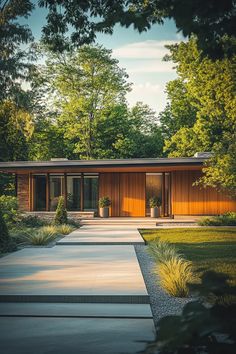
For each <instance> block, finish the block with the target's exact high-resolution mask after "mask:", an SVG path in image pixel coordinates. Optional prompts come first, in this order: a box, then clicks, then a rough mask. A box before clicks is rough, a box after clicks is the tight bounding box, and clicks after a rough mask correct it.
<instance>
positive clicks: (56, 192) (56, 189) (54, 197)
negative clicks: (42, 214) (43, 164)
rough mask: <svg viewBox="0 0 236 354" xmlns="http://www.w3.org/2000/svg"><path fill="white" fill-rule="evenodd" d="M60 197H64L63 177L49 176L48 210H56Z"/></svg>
mask: <svg viewBox="0 0 236 354" xmlns="http://www.w3.org/2000/svg"><path fill="white" fill-rule="evenodd" d="M61 195H64V176H63V175H62V176H53V175H50V210H56V208H57V204H58V199H59V197H60V196H61Z"/></svg>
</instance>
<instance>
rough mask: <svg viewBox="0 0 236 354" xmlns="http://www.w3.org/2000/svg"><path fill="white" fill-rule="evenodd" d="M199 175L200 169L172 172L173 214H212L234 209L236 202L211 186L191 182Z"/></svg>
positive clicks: (235, 209)
mask: <svg viewBox="0 0 236 354" xmlns="http://www.w3.org/2000/svg"><path fill="white" fill-rule="evenodd" d="M200 176H201V172H200V171H175V172H173V173H172V213H173V214H174V215H214V214H222V213H225V212H227V211H236V202H235V201H233V200H231V199H230V198H229V197H227V196H226V195H225V194H222V193H218V192H217V191H216V190H215V189H213V188H206V189H205V188H202V189H201V188H200V187H198V186H192V184H193V183H194V182H195V181H196V180H197V179H198V178H199V177H200Z"/></svg>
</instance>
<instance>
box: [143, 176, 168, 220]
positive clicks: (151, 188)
mask: <svg viewBox="0 0 236 354" xmlns="http://www.w3.org/2000/svg"><path fill="white" fill-rule="evenodd" d="M151 197H158V198H160V199H161V208H160V216H169V215H170V214H171V210H170V173H169V172H163V173H146V215H148V216H149V215H150V207H149V199H150V198H151Z"/></svg>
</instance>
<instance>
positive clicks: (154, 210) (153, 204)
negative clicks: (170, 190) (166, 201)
mask: <svg viewBox="0 0 236 354" xmlns="http://www.w3.org/2000/svg"><path fill="white" fill-rule="evenodd" d="M149 206H150V208H151V218H157V217H158V208H160V206H161V198H159V197H152V198H150V199H149Z"/></svg>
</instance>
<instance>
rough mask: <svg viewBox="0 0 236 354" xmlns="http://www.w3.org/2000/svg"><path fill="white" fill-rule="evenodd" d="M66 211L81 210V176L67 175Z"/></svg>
mask: <svg viewBox="0 0 236 354" xmlns="http://www.w3.org/2000/svg"><path fill="white" fill-rule="evenodd" d="M67 209H68V210H81V176H80V175H75V176H69V175H67Z"/></svg>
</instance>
